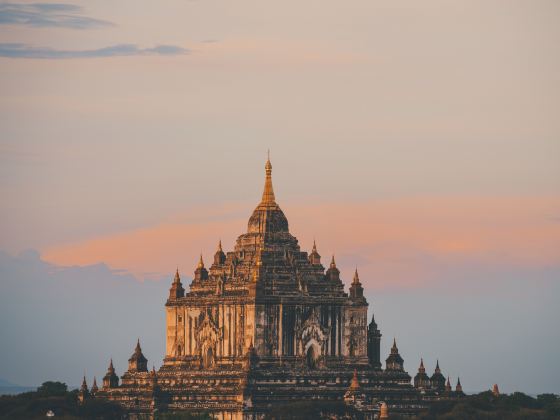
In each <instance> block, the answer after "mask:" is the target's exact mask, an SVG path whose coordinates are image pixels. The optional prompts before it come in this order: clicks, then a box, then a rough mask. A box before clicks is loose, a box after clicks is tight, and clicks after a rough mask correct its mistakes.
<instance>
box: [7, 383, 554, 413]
mask: <svg viewBox="0 0 560 420" xmlns="http://www.w3.org/2000/svg"><path fill="white" fill-rule="evenodd" d="M49 410H52V411H53V412H54V414H55V418H57V419H66V420H74V419H101V420H102V419H123V418H126V416H125V412H124V411H123V409H122V408H121V407H120V406H119V405H118V404H115V403H111V402H108V401H104V400H96V399H90V400H86V401H85V403H84V404H82V405H80V404H78V393H77V391H76V390H74V391H68V388H67V386H66V384H64V383H61V382H45V383H43V385H41V386H40V387H39V388H38V389H37V391H35V392H26V393H23V394H19V395H3V396H0V419H30V420H33V419H44V418H45V417H46V413H47V411H49ZM155 418H156V419H158V420H179V419H181V420H195V419H196V420H211V419H212V416H211V415H210V414H208V413H201V414H188V413H158V414H157V415H156V416H155ZM320 418H338V419H356V420H359V419H361V418H363V415H362V414H361V413H360V412H359V411H357V410H355V409H353V408H352V407H348V406H347V405H345V404H344V402H342V401H327V402H326V401H301V402H294V403H288V404H284V405H283V406H280V407H276V408H274V409H273V410H272V411H271V412H270V413H268V414H267V416H266V419H270V420H296V419H306V420H309V419H320ZM391 419H392V420H393V419H396V417H395V416H394V415H392V416H391ZM417 419H418V420H452V419H453V420H471V419H477V420H502V419H507V420H510V419H511V420H555V419H556V420H560V398H559V396H558V395H555V394H541V395H538V396H537V397H536V398H533V397H531V396H529V395H526V394H524V393H522V392H514V393H513V394H509V395H507V394H504V395H500V396H499V397H496V396H494V395H493V394H492V393H491V392H490V391H488V392H481V393H480V394H476V395H469V396H466V397H464V398H462V399H460V400H457V401H439V402H436V403H433V404H432V405H431V407H430V409H429V410H428V411H427V412H426V413H423V414H422V415H420V416H418V417H417Z"/></svg>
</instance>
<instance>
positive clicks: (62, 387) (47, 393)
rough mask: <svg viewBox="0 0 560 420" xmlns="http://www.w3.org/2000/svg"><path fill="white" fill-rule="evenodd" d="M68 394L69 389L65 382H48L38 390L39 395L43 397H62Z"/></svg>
mask: <svg viewBox="0 0 560 420" xmlns="http://www.w3.org/2000/svg"><path fill="white" fill-rule="evenodd" d="M67 392H68V387H67V386H66V384H65V383H63V382H53V381H47V382H43V384H42V385H41V386H40V387H39V388H37V394H38V395H40V396H41V397H62V396H64V395H66V393H67Z"/></svg>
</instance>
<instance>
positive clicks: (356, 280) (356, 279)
mask: <svg viewBox="0 0 560 420" xmlns="http://www.w3.org/2000/svg"><path fill="white" fill-rule="evenodd" d="M359 282H360V277H359V276H358V268H357V267H356V271H355V272H354V279H353V280H352V283H353V284H358V283H359Z"/></svg>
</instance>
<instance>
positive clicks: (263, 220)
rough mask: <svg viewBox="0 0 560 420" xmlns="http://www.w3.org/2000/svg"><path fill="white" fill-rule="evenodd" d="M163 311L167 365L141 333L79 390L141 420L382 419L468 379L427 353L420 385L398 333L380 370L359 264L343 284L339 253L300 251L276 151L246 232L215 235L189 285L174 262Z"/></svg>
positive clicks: (376, 333)
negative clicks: (327, 411) (430, 363)
mask: <svg viewBox="0 0 560 420" xmlns="http://www.w3.org/2000/svg"><path fill="white" fill-rule="evenodd" d="M370 310H371V308H370ZM165 311H166V355H165V358H164V361H163V365H162V366H161V367H160V368H159V370H157V371H156V370H155V368H154V369H152V370H151V371H148V361H147V359H146V357H145V356H144V354H143V353H142V349H141V345H140V341H139V340H138V342H137V345H136V348H135V349H134V353H133V354H132V356H131V357H130V359H129V360H128V370H127V371H126V372H125V373H124V374H123V375H122V377H121V380H120V384H119V377H118V376H117V375H116V373H115V369H114V367H113V362H112V360H111V363H110V365H109V369H108V371H107V374H106V375H105V377H104V378H103V386H102V388H101V389H95V391H94V393H93V394H92V393H89V392H88V390H87V384H86V382H85V378H84V385H83V386H82V387H83V388H84V389H83V390H82V394H83V395H84V397H83V398H105V399H108V400H112V401H116V402H118V403H119V404H121V405H123V406H124V407H125V408H126V409H127V411H128V412H129V413H130V414H131V415H132V416H136V417H137V418H141V417H143V416H148V415H150V414H151V413H153V412H154V411H155V410H158V411H169V412H180V411H187V412H190V413H200V412H210V413H211V414H212V415H213V416H214V417H217V418H220V419H249V418H251V419H253V418H255V419H258V418H263V417H264V416H265V415H266V413H267V412H269V411H270V410H271V409H272V408H274V407H275V406H278V405H282V404H286V403H289V402H293V401H304V400H314V401H344V402H345V403H346V404H348V405H352V406H353V407H354V408H355V409H358V410H360V411H363V412H364V413H365V414H367V415H366V417H365V418H378V417H379V416H380V415H381V414H383V415H384V416H386V415H387V413H397V414H399V415H405V416H407V415H410V416H411V415H415V414H417V413H418V412H419V411H420V410H423V409H425V408H426V407H427V404H429V402H430V401H431V400H434V399H438V398H445V397H446V396H447V397H457V396H459V395H460V394H462V391H461V390H460V383H459V384H458V386H457V391H450V390H449V389H448V387H446V384H445V378H444V377H443V375H442V374H441V372H440V370H439V364H438V367H437V368H436V373H435V374H434V376H432V377H431V378H429V377H428V376H427V374H426V373H425V369H424V366H423V362H422V363H421V370H419V374H418V375H417V376H416V377H415V379H414V385H412V384H411V377H410V375H409V374H408V373H407V372H406V371H405V369H404V361H403V358H402V357H401V356H400V354H399V350H398V348H397V344H396V340H395V341H394V342H393V347H392V348H391V353H390V355H389V356H388V358H387V360H386V363H385V365H386V366H385V369H382V363H381V354H380V343H381V336H382V335H381V332H380V330H379V329H378V326H377V324H376V322H375V320H374V317H373V315H372V318H371V322H370V323H369V325H368V319H367V313H368V302H367V300H366V298H365V297H364V288H363V287H362V283H361V281H360V278H359V274H358V270H356V271H355V273H354V276H353V279H352V282H351V284H350V287H349V288H348V290H347V291H346V290H345V287H344V283H343V281H342V279H341V277H340V271H339V269H338V268H337V266H336V262H335V258H334V256H333V257H332V259H331V261H330V264H329V265H328V268H327V269H326V270H325V267H324V266H323V264H322V263H321V255H319V252H318V251H317V246H316V244H315V243H313V248H312V250H311V252H310V253H309V254H308V253H307V252H305V251H302V250H301V248H300V245H299V243H298V240H297V239H296V237H294V236H293V235H292V234H291V233H290V231H289V225H288V219H287V218H286V216H285V215H284V212H283V211H282V209H281V208H280V206H279V205H278V203H277V202H276V197H275V194H274V190H273V186H272V165H271V163H270V160H268V161H267V162H266V165H265V184H264V191H263V194H262V199H261V201H260V203H259V204H258V205H257V207H256V208H255V210H254V211H253V213H252V215H251V217H250V218H249V221H248V225H247V231H246V232H245V233H243V234H241V235H240V236H239V237H238V238H237V240H236V243H235V246H234V249H233V250H231V251H229V252H224V251H223V249H222V244H221V242H219V243H218V246H217V250H216V252H215V254H214V256H213V259H212V260H211V262H210V266H209V267H208V268H207V267H206V265H205V263H204V260H203V257H202V255H201V256H200V258H199V261H198V264H197V265H196V269H195V271H194V276H193V279H192V282H191V283H190V285H189V290H188V291H186V290H185V288H184V287H183V283H182V281H181V277H180V274H179V270H177V271H176V273H175V276H174V279H173V281H172V284H171V288H170V290H169V298H168V299H167V302H166V304H165ZM371 312H373V311H371ZM440 376H441V377H440ZM442 379H443V382H442ZM96 388H97V387H96ZM459 391H460V392H459ZM382 407H384V408H383V413H381V408H382ZM383 418H386V417H383Z"/></svg>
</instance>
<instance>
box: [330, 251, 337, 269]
mask: <svg viewBox="0 0 560 420" xmlns="http://www.w3.org/2000/svg"><path fill="white" fill-rule="evenodd" d="M331 268H336V262H334V254H333V256H332V258H331Z"/></svg>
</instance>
